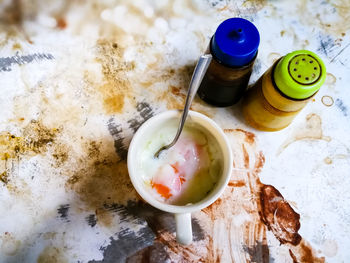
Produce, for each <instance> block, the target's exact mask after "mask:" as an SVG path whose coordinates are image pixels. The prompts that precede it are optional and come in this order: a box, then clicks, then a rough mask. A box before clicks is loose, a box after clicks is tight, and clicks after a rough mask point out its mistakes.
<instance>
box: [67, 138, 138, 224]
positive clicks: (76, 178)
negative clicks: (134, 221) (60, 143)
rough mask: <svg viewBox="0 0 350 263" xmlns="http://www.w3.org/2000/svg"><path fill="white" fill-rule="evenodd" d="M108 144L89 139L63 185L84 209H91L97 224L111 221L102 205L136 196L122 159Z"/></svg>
mask: <svg viewBox="0 0 350 263" xmlns="http://www.w3.org/2000/svg"><path fill="white" fill-rule="evenodd" d="M110 145H112V143H108V144H107V142H102V141H89V142H86V143H85V144H84V146H83V147H84V152H85V156H84V157H81V159H80V160H79V161H78V162H77V168H76V169H75V170H74V171H73V173H72V175H71V176H70V177H69V178H68V180H67V182H66V188H67V189H70V190H73V191H74V192H75V193H76V194H77V196H78V197H79V199H80V200H81V201H83V202H84V204H85V206H86V208H87V209H88V210H92V211H95V213H96V217H97V223H98V224H99V223H100V224H102V225H105V226H110V225H111V224H112V223H113V215H112V213H111V211H108V210H106V209H105V206H106V205H111V204H127V202H128V201H130V200H139V197H138V196H137V194H136V191H135V190H134V187H133V186H132V183H131V181H130V178H129V175H128V170H127V163H126V160H120V159H119V157H118V156H117V155H116V153H115V152H114V149H109V148H108V147H109V146H110Z"/></svg>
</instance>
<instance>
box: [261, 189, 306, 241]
mask: <svg viewBox="0 0 350 263" xmlns="http://www.w3.org/2000/svg"><path fill="white" fill-rule="evenodd" d="M260 203H261V208H262V209H261V211H262V212H261V216H262V220H263V222H264V223H265V224H266V226H267V227H268V229H269V230H271V231H272V232H273V233H274V235H275V236H276V238H277V239H278V240H279V241H280V242H281V243H282V244H284V243H290V244H292V245H298V244H299V243H300V241H301V236H300V235H299V233H298V231H299V228H300V222H299V220H300V215H299V214H298V213H296V212H295V211H294V210H293V208H292V207H291V206H290V205H289V203H288V202H287V201H286V200H285V199H284V198H283V196H282V195H281V193H280V192H279V191H278V190H277V189H276V188H275V187H273V186H272V185H262V187H261V192H260Z"/></svg>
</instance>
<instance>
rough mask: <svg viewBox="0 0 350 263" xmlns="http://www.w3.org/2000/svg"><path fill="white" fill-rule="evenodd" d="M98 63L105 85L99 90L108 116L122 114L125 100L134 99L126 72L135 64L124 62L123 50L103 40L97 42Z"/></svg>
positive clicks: (111, 42) (113, 43) (115, 44)
mask: <svg viewBox="0 0 350 263" xmlns="http://www.w3.org/2000/svg"><path fill="white" fill-rule="evenodd" d="M97 49H98V56H97V58H96V59H97V61H98V62H99V63H100V64H101V66H102V73H103V76H104V83H103V84H102V85H101V86H100V87H99V88H98V90H99V92H100V94H101V95H102V101H103V105H104V109H105V111H106V113H107V114H113V113H121V112H122V110H123V108H124V103H125V99H126V98H129V99H130V100H132V99H133V96H132V94H133V93H132V88H131V83H130V81H129V79H128V78H127V76H126V72H128V71H130V70H132V69H133V68H134V64H133V63H131V62H130V63H127V62H125V61H124V60H123V49H122V48H121V47H119V45H118V44H117V43H115V42H113V41H110V40H106V39H101V40H99V41H98V42H97Z"/></svg>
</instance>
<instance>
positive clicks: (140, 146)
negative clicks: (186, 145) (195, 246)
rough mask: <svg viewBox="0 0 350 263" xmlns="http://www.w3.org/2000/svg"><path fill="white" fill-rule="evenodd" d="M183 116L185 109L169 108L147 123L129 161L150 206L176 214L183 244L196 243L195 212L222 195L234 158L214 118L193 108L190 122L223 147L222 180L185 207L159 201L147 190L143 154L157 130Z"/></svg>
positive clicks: (134, 141)
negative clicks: (142, 168) (193, 215)
mask: <svg viewBox="0 0 350 263" xmlns="http://www.w3.org/2000/svg"><path fill="white" fill-rule="evenodd" d="M180 116H181V111H177V110H172V111H166V112H163V113H161V114H158V115H156V116H154V117H152V118H150V119H149V120H147V121H146V122H145V123H143V124H142V126H141V127H140V128H139V129H138V130H137V132H136V133H135V135H134V137H133V138H132V141H131V143H130V146H129V150H128V159H127V162H128V171H129V176H130V179H131V182H132V184H133V185H134V187H135V189H136V191H137V192H138V193H139V195H140V196H141V197H142V198H143V199H144V200H145V201H146V202H148V203H149V204H150V205H152V206H154V207H156V208H158V209H160V210H162V211H165V212H169V213H173V214H174V215H175V222H176V240H177V241H178V242H179V243H181V244H184V245H188V244H190V243H191V242H192V223H191V213H192V212H195V211H199V210H201V209H203V208H205V207H207V206H209V205H210V204H212V203H213V202H215V200H216V199H218V198H219V196H220V195H221V194H222V193H223V191H224V189H225V187H226V185H227V183H228V181H229V180H230V176H231V172H232V163H233V161H232V152H231V149H230V146H229V143H228V140H227V138H226V136H225V134H224V132H223V131H222V129H221V128H220V127H219V126H218V125H217V124H216V123H215V122H214V121H213V120H211V119H209V118H208V117H206V116H205V115H203V114H200V113H198V112H194V111H190V112H189V114H188V117H187V120H186V123H188V122H192V123H194V125H195V127H197V128H199V129H201V130H203V131H204V132H206V133H208V134H211V135H212V136H213V137H214V139H215V140H216V142H217V145H218V149H220V150H221V155H222V157H223V160H222V169H221V172H222V173H221V176H220V177H219V181H218V182H217V184H216V185H215V186H214V188H213V189H212V191H211V192H210V193H209V194H208V195H207V196H206V197H204V198H203V199H202V200H201V201H199V202H197V203H194V204H188V205H184V206H180V205H171V204H166V203H163V202H161V201H158V200H157V199H156V198H155V197H153V196H152V194H151V193H150V191H149V190H147V187H146V184H145V182H144V179H143V178H142V176H141V174H142V173H141V172H140V171H141V161H140V156H141V154H142V151H143V150H144V148H145V145H146V142H147V141H149V140H150V139H151V138H152V137H153V136H154V134H155V132H156V131H158V130H159V129H161V128H162V127H164V126H165V125H166V123H167V122H168V121H174V120H176V119H177V120H180Z"/></svg>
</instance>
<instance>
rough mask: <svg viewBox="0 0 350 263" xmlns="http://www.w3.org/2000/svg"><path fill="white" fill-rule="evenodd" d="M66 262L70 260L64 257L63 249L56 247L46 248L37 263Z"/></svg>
mask: <svg viewBox="0 0 350 263" xmlns="http://www.w3.org/2000/svg"><path fill="white" fill-rule="evenodd" d="M66 262H68V260H67V259H66V257H65V256H64V254H63V251H62V249H60V248H57V247H54V246H47V247H45V248H44V250H43V251H42V252H41V253H40V255H39V256H38V259H37V263H66Z"/></svg>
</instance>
